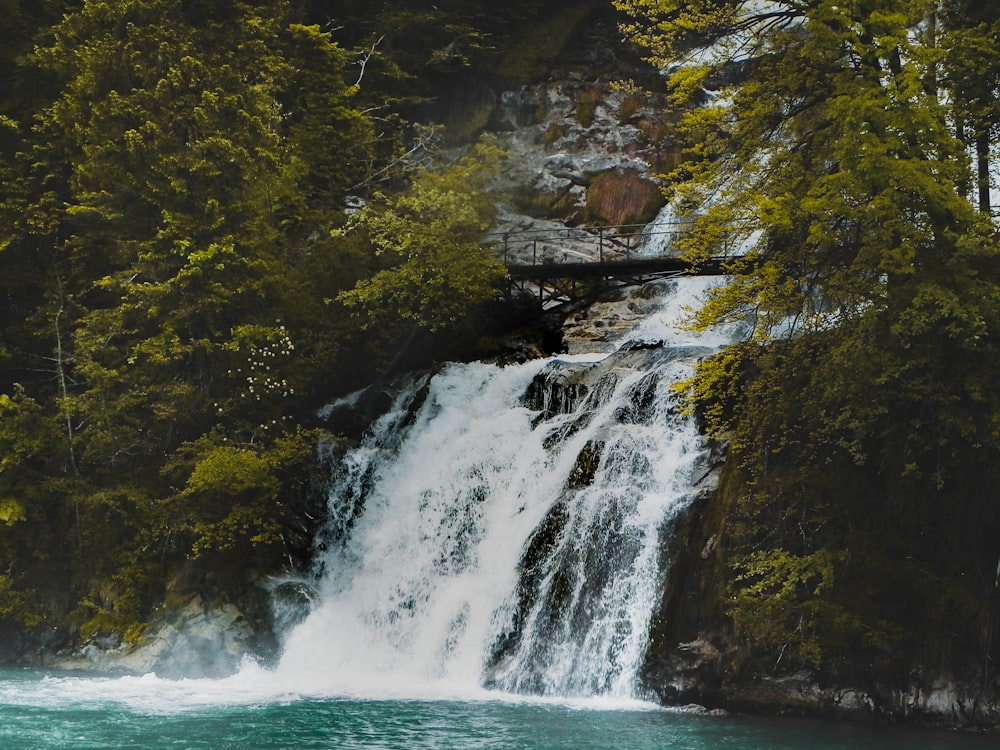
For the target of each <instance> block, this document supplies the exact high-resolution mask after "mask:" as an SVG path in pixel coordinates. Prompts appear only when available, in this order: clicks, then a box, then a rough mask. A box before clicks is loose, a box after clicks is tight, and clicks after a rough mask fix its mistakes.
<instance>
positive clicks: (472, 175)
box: [338, 143, 504, 333]
mask: <svg viewBox="0 0 1000 750" xmlns="http://www.w3.org/2000/svg"><path fill="white" fill-rule="evenodd" d="M502 158H503V154H502V152H501V151H500V150H499V149H497V148H496V147H495V146H493V145H491V144H486V143H484V144H480V145H479V146H477V147H475V148H474V149H472V150H471V151H470V152H469V153H468V154H466V155H465V156H463V157H462V158H461V159H459V160H458V161H457V162H455V164H453V165H451V166H449V167H446V168H445V169H443V170H441V171H427V172H424V173H422V174H421V175H419V176H418V177H417V178H416V179H415V180H414V182H413V184H412V185H411V186H410V188H409V189H408V190H407V191H406V192H404V193H403V194H401V195H399V196H396V197H393V198H386V197H383V198H382V199H381V200H380V201H379V202H378V203H376V204H372V205H370V206H367V207H365V208H364V209H363V210H362V211H361V212H360V213H358V214H357V215H356V217H355V218H354V220H353V222H352V223H351V224H349V225H348V227H347V228H346V229H344V230H342V231H344V232H361V233H363V234H364V235H365V236H366V237H367V238H368V240H369V242H370V243H371V247H372V249H373V251H374V253H375V254H376V255H377V256H379V258H380V259H381V261H382V263H384V264H385V265H386V266H388V267H387V268H384V269H383V270H380V271H378V272H377V273H376V274H375V275H374V276H372V277H371V278H367V279H362V280H361V281H359V282H358V284H357V286H356V287H355V288H354V289H352V290H349V291H346V292H343V293H342V294H341V295H340V296H339V298H338V299H339V301H340V302H342V303H343V304H344V305H346V306H347V307H348V308H354V309H356V310H358V311H359V313H360V314H361V315H362V316H363V323H362V325H363V326H364V327H365V328H371V327H376V326H377V327H378V328H379V329H380V330H381V331H383V332H384V331H390V332H393V333H398V332H399V328H398V326H399V325H400V324H403V325H407V324H409V325H410V326H413V327H416V328H420V329H426V330H429V331H437V330H441V329H443V328H447V327H449V326H454V325H456V324H457V323H459V322H460V321H462V320H463V319H465V318H466V317H467V316H468V315H469V313H470V312H471V311H473V310H474V309H475V308H476V307H477V306H479V305H482V304H483V303H485V302H487V301H489V300H492V299H495V298H496V296H497V294H498V291H499V287H498V283H499V281H500V280H501V279H502V278H503V275H504V269H503V265H502V264H501V263H500V261H499V260H497V259H496V258H494V257H493V256H492V255H491V254H489V253H488V252H487V251H485V250H483V249H482V248H481V247H480V246H479V241H478V240H479V236H480V234H481V233H482V232H483V230H485V229H486V228H488V227H489V225H490V223H491V222H492V219H493V210H494V209H493V206H492V202H491V200H490V198H489V196H487V195H486V194H485V193H484V192H483V188H484V187H485V184H486V180H487V179H488V177H489V175H490V174H491V173H492V172H493V170H495V169H496V168H497V167H498V165H499V162H500V160H501V159H502Z"/></svg>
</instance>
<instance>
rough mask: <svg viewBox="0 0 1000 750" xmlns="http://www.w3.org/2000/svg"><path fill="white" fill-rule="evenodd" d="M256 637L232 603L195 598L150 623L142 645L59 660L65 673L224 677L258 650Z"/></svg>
mask: <svg viewBox="0 0 1000 750" xmlns="http://www.w3.org/2000/svg"><path fill="white" fill-rule="evenodd" d="M255 637H256V634H255V633H254V631H253V629H252V628H251V627H250V625H249V624H248V623H247V620H246V618H245V617H244V616H243V614H242V613H241V612H240V610H239V609H237V608H236V607H235V606H234V605H232V604H221V605H220V604H208V603H206V602H205V601H203V600H202V598H201V597H200V596H195V597H193V598H192V599H190V600H189V601H187V602H186V603H185V604H183V605H181V606H178V607H177V608H174V609H171V610H169V611H167V612H165V613H164V614H162V615H161V616H160V618H158V620H157V621H155V622H153V623H151V624H150V625H149V628H148V631H147V633H146V635H145V636H144V637H143V639H142V642H141V643H140V644H139V645H138V646H136V647H134V648H129V647H128V646H126V645H125V644H123V643H121V642H117V641H116V642H98V643H92V644H89V645H87V646H85V647H84V648H82V649H80V650H79V651H77V652H75V653H73V654H71V655H69V656H66V657H62V658H59V659H57V660H56V661H55V662H54V663H52V664H49V666H54V667H57V668H59V669H79V670H85V671H97V672H110V673H122V674H136V675H142V674H150V673H153V674H156V675H158V676H160V677H163V678H166V679H179V678H181V677H189V678H201V677H209V678H218V677H225V676H228V675H231V674H233V673H234V672H235V671H236V670H237V669H238V668H239V666H240V664H241V663H242V662H243V660H244V659H245V658H246V656H247V654H248V653H251V652H252V650H253V645H254V641H255Z"/></svg>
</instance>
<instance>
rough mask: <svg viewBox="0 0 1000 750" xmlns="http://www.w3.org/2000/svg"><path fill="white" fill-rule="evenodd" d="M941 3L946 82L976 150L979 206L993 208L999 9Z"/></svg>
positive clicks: (953, 0)
mask: <svg viewBox="0 0 1000 750" xmlns="http://www.w3.org/2000/svg"><path fill="white" fill-rule="evenodd" d="M941 5H942V7H941V10H940V16H941V19H942V22H943V26H944V31H943V42H942V44H943V47H944V50H945V54H944V62H943V66H942V67H943V76H942V83H943V85H944V87H945V88H946V89H947V91H948V92H949V94H950V95H951V97H952V99H953V105H954V113H955V114H954V119H955V122H956V123H957V125H958V129H959V137H960V138H961V139H962V140H963V141H965V142H967V143H968V144H969V145H970V146H971V147H972V148H974V150H975V153H976V167H977V169H976V188H977V195H978V202H979V210H980V211H983V212H984V213H990V212H991V211H992V205H991V199H990V188H991V176H990V165H991V159H990V151H991V148H992V146H993V144H994V142H995V141H996V139H997V136H998V133H1000V63H998V60H1000V10H998V9H997V8H996V7H995V6H993V5H991V4H989V3H975V2H968V1H967V0H949V1H948V2H943V3H942V4H941Z"/></svg>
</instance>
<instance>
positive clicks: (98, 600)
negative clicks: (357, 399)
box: [0, 0, 543, 634]
mask: <svg viewBox="0 0 1000 750" xmlns="http://www.w3.org/2000/svg"><path fill="white" fill-rule="evenodd" d="M440 5H441V8H442V9H443V11H442V10H438V11H434V12H431V10H430V9H429V8H428V9H424V10H419V11H418V10H414V9H408V8H407V7H404V6H405V4H399V3H374V4H372V3H364V4H361V3H350V2H348V3H332V4H331V3H324V2H291V1H290V0H245V1H242V2H217V1H215V0H207V1H205V2H188V1H187V0H82V1H79V2H78V1H76V0H65V1H59V0H45V1H44V2H18V1H17V0H4V2H2V3H0V10H2V11H3V17H4V19H5V20H4V24H3V27H2V29H0V176H2V178H3V179H2V187H0V571H3V572H2V573H0V619H3V621H4V622H7V623H19V624H20V625H22V626H29V627H30V626H33V625H35V624H37V623H38V622H41V621H42V620H44V619H48V618H51V619H53V620H54V621H65V620H67V619H68V620H69V621H71V622H72V623H75V625H76V626H78V627H80V628H82V632H83V633H85V634H87V633H100V632H112V631H113V632H123V631H125V630H126V629H128V628H129V627H130V626H132V625H135V624H137V623H139V622H141V621H142V620H143V618H144V617H145V616H146V615H147V614H148V612H149V611H150V608H151V607H152V606H153V605H155V604H156V603H157V602H159V601H162V600H163V598H164V596H165V595H166V594H167V592H166V587H167V582H168V581H169V580H172V579H174V580H190V581H192V583H190V584H188V585H190V586H200V585H203V584H204V581H205V576H206V575H210V576H211V577H214V579H216V580H217V585H219V586H221V587H223V588H225V587H226V586H227V585H228V584H229V582H227V581H226V576H227V575H228V576H230V577H231V578H233V579H234V580H235V581H236V585H237V586H238V585H242V578H241V576H242V575H244V572H245V571H246V570H251V569H258V570H261V571H268V570H275V569H278V568H280V567H281V566H284V565H289V564H292V565H294V564H295V563H296V560H297V558H299V557H301V556H303V555H306V554H308V550H307V549H303V547H302V544H303V542H302V541H301V539H298V540H297V538H296V535H295V534H294V533H292V532H293V531H294V530H295V529H298V528H300V527H301V526H302V524H304V523H308V518H309V517H310V514H309V512H308V506H309V503H310V502H313V501H312V500H310V499H309V497H308V495H309V493H310V481H311V477H312V475H313V473H314V471H315V463H316V458H315V449H316V445H317V444H318V443H319V442H320V441H324V440H325V441H329V440H336V436H335V435H328V434H325V433H323V431H322V430H320V429H319V428H318V427H317V425H316V421H315V420H314V419H313V417H312V416H311V414H312V411H313V410H314V409H315V408H316V407H317V406H318V405H320V404H321V403H322V399H323V398H325V397H327V396H328V395H330V394H331V393H335V392H337V390H338V389H340V390H343V389H346V388H351V387H360V386H361V385H363V384H364V383H366V382H370V381H372V380H374V379H376V378H377V377H378V376H380V375H382V374H384V372H385V368H386V366H387V363H389V362H390V360H391V359H392V355H391V354H389V353H390V352H392V351H393V350H394V349H395V348H397V347H398V346H400V343H401V342H403V341H404V340H405V339H406V338H407V337H412V336H413V335H414V333H418V334H422V333H437V334H438V335H439V336H442V337H447V336H449V335H452V336H453V334H454V332H455V330H457V329H460V328H461V327H462V326H463V325H465V324H466V322H467V320H468V318H469V316H470V315H471V314H472V313H473V312H474V311H475V310H477V309H478V308H479V307H480V306H481V305H482V304H483V303H486V302H489V301H491V300H492V299H493V298H495V297H496V295H497V290H498V288H499V287H498V282H499V279H500V278H502V276H503V268H502V265H500V264H499V263H498V262H497V261H495V260H493V259H492V257H491V256H489V255H488V254H486V253H485V251H483V250H482V249H481V248H480V247H479V245H478V243H477V242H476V241H475V239H476V236H477V233H478V232H480V231H482V230H483V229H484V228H485V227H487V226H488V225H489V223H490V221H491V218H492V206H491V205H490V204H488V203H486V202H484V201H483V200H481V199H480V198H478V197H477V196H478V195H479V191H481V189H482V187H483V184H484V179H485V177H484V175H487V174H488V173H489V169H490V167H491V165H495V164H496V163H497V162H498V160H499V159H500V158H501V157H502V154H500V153H499V151H498V150H497V149H496V148H495V147H490V146H487V145H484V146H483V147H481V148H480V149H479V150H478V151H474V152H472V153H470V154H469V155H468V156H466V157H465V158H464V159H462V160H460V161H459V162H458V163H457V164H456V165H454V166H452V167H446V166H444V165H445V163H446V162H445V160H444V159H441V158H438V157H439V156H443V154H440V153H439V152H437V151H436V150H435V143H436V142H437V140H439V138H437V136H436V135H435V132H434V131H433V129H429V128H427V127H423V126H421V125H420V123H419V122H417V121H416V120H415V119H414V118H415V116H416V115H418V114H419V112H418V110H419V107H420V106H421V105H422V104H424V103H426V102H427V101H429V100H430V98H431V96H432V94H433V86H432V84H433V83H434V81H437V80H439V78H440V76H441V75H446V74H448V71H449V70H453V69H455V68H456V66H457V68H461V69H467V68H468V67H469V66H474V65H479V66H488V65H490V64H491V63H490V61H489V58H488V53H489V52H490V50H492V49H494V47H495V43H496V41H497V40H498V39H501V38H503V37H504V35H505V34H506V33H508V32H509V29H510V27H511V25H513V24H517V23H523V22H524V21H525V19H527V18H530V17H531V15H532V14H533V13H536V12H538V10H539V9H540V8H541V7H542V6H543V4H542V3H537V2H536V3H533V2H519V3H510V4H507V5H506V6H504V8H502V9H499V8H496V7H494V6H489V8H488V11H487V12H485V13H484V12H482V11H483V10H484V9H486V7H487V6H488V5H489V4H487V3H451V4H448V3H441V4H440ZM445 47H447V48H448V49H450V50H451V51H450V52H449V53H447V54H445V52H444V48H445ZM441 71H444V72H443V73H442V72H441ZM404 90H406V91H408V92H409V95H404V94H403V91H404ZM359 203H361V204H364V208H363V209H361V211H360V212H359V213H352V212H354V211H355V210H356V207H357V205H358V204H359ZM401 223H405V224H406V226H407V228H408V232H407V234H408V236H409V237H411V241H410V242H409V244H401V242H398V241H396V240H395V239H394V238H393V236H392V234H393V232H394V231H395V229H398V227H399V226H400V225H401ZM445 240H447V242H445ZM404 290H405V291H404ZM401 323H402V324H404V325H401ZM179 571H180V572H183V571H187V573H184V575H183V576H180V577H179V578H178V577H177V576H178V572H179ZM0 624H2V623H0Z"/></svg>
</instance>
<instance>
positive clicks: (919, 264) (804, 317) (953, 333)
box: [617, 0, 1000, 670]
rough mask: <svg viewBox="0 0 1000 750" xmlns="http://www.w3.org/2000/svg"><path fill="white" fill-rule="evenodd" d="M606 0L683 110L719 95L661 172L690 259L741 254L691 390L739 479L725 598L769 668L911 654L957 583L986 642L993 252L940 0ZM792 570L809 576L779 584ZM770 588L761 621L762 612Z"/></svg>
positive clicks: (930, 633)
mask: <svg viewBox="0 0 1000 750" xmlns="http://www.w3.org/2000/svg"><path fill="white" fill-rule="evenodd" d="M617 4H618V6H619V7H621V8H623V9H625V10H626V11H628V12H629V13H631V14H632V15H633V16H634V18H635V19H636V20H635V22H634V23H632V24H630V25H629V26H628V27H627V30H628V31H629V32H630V33H631V34H633V35H634V36H635V37H636V38H637V39H639V40H640V41H642V42H643V43H644V44H646V45H647V47H648V48H649V49H650V52H651V55H652V57H653V58H654V59H655V60H656V61H657V62H658V63H659V64H660V65H661V66H663V67H664V68H667V67H669V66H670V65H673V68H672V70H673V72H672V75H671V78H670V84H671V87H672V93H673V96H674V100H675V101H676V102H677V103H680V104H685V103H692V102H693V101H694V100H695V99H698V98H699V97H703V92H704V88H705V87H706V86H711V87H712V88H713V90H712V92H711V96H710V97H708V98H709V104H708V105H707V106H705V107H696V108H692V109H691V110H690V112H689V114H688V115H687V116H686V119H685V121H684V123H683V128H684V130H685V132H686V133H687V135H688V136H689V138H690V142H691V145H690V157H691V158H690V159H689V160H688V162H687V163H685V164H683V165H681V167H680V168H679V169H678V170H677V171H676V172H675V173H674V174H673V175H671V176H670V178H669V179H671V180H672V182H673V186H672V187H673V194H674V197H675V199H676V200H678V202H679V204H680V205H681V206H682V207H684V208H686V209H687V211H688V220H689V222H690V231H689V232H688V233H687V234H686V236H685V237H684V239H683V240H682V242H681V246H682V248H683V250H684V251H685V252H686V253H687V255H688V257H690V258H691V259H692V260H694V261H696V262H697V261H698V260H699V259H702V258H706V257H710V256H714V255H717V254H718V253H719V248H720V247H733V246H734V244H735V245H736V246H739V247H741V252H740V253H739V255H740V256H741V257H739V258H734V260H733V263H732V271H733V277H732V279H731V281H730V282H729V283H727V284H726V285H724V286H722V287H720V288H719V289H718V290H717V291H716V292H715V294H714V296H712V298H711V299H710V300H709V302H708V303H707V304H706V305H705V307H704V308H703V309H702V310H700V311H699V313H698V318H697V323H698V324H699V325H704V326H707V325H713V324H717V323H724V322H740V323H744V324H749V330H750V334H749V336H748V340H747V341H744V342H741V343H739V344H737V345H735V346H733V347H732V348H730V349H728V350H726V351H724V352H722V353H721V354H719V355H718V356H716V357H714V358H711V359H709V360H707V361H705V362H704V363H703V364H702V365H701V366H700V368H699V371H698V374H697V376H696V378H695V380H694V382H693V384H692V388H693V390H692V394H693V399H694V403H695V404H696V405H697V407H698V408H699V409H701V410H702V413H703V414H704V415H705V416H706V419H707V424H708V428H709V430H710V431H711V432H712V433H713V434H715V435H716V436H718V437H720V438H724V439H726V440H728V441H729V447H730V460H731V461H732V465H733V466H734V472H733V473H732V474H731V475H730V476H732V477H738V480H736V481H737V484H736V486H732V487H730V488H729V492H730V493H731V497H733V498H743V499H740V500H736V499H734V500H733V501H732V502H733V504H734V507H733V510H732V519H731V524H730V527H729V529H730V535H731V540H732V544H731V546H730V547H729V554H730V558H729V560H730V563H731V565H732V566H733V570H732V579H731V580H732V584H733V588H732V593H731V596H732V599H731V601H732V603H733V607H732V609H731V614H732V615H733V617H735V618H737V620H738V621H739V623H740V624H742V625H743V626H744V627H745V630H744V631H743V632H744V633H745V634H746V635H747V637H748V638H749V640H750V641H751V642H754V641H756V643H757V644H758V645H760V644H763V645H764V646H765V647H766V649H765V650H767V649H771V650H770V651H769V652H768V653H770V654H771V656H770V661H771V662H772V663H774V658H773V654H774V650H780V652H781V653H785V649H784V647H783V644H786V645H788V646H789V648H790V649H791V651H789V652H788V654H786V655H787V656H790V657H796V658H797V659H798V660H799V661H798V663H805V664H807V665H813V666H817V665H820V666H824V667H826V668H828V669H833V668H840V669H844V670H849V669H850V665H851V664H852V663H853V660H852V659H851V656H850V651H851V649H854V654H855V655H857V654H858V653H861V654H864V658H868V659H871V660H872V661H878V660H879V659H881V660H884V661H883V663H887V664H891V663H896V664H907V663H910V662H909V661H908V660H911V659H915V658H918V657H917V654H918V653H919V652H921V651H923V650H925V647H926V644H928V643H935V644H940V643H942V642H945V641H947V640H948V638H949V636H948V635H946V634H947V633H949V632H955V631H949V630H948V627H949V624H948V623H946V622H945V620H944V618H943V613H942V612H940V611H938V610H937V609H936V607H937V605H936V604H935V598H934V597H935V596H937V595H939V594H941V592H942V591H947V592H948V594H947V596H948V600H949V601H950V602H952V603H954V604H955V609H953V610H952V614H953V615H955V617H956V619H957V620H960V621H961V622H962V627H964V628H965V629H964V630H963V631H962V632H963V634H964V635H963V637H967V638H968V641H967V642H966V643H975V644H977V645H976V647H975V648H980V649H982V652H981V654H980V656H981V657H983V658H986V659H988V658H992V656H991V654H992V649H993V646H992V645H991V642H990V639H989V638H985V639H984V638H982V637H981V635H982V631H977V630H976V627H977V626H975V625H974V624H973V623H975V622H976V621H977V620H981V619H982V618H983V617H987V619H988V616H987V615H986V614H985V613H987V612H988V610H989V605H988V602H989V601H990V596H991V595H990V593H989V591H990V589H989V588H988V586H987V581H988V580H990V576H992V575H993V573H991V572H990V571H991V570H992V571H994V572H995V567H996V565H995V563H996V560H995V554H993V553H992V552H991V544H992V542H990V541H989V540H990V538H991V537H994V536H995V535H996V534H997V533H1000V512H998V508H997V505H996V503H995V501H993V500H992V499H990V498H989V497H988V495H987V494H985V493H984V492H983V490H982V488H983V487H985V486H988V485H989V483H990V482H993V481H995V479H996V477H995V476H994V471H993V469H992V468H991V467H993V466H996V465H997V461H998V459H1000V440H998V439H997V436H998V434H1000V433H998V432H997V431H996V425H997V424H1000V390H998V389H997V388H996V386H995V385H994V378H993V377H992V375H991V373H993V372H995V370H996V368H997V366H1000V347H998V345H997V342H996V332H997V331H1000V262H998V259H1000V246H998V242H997V238H996V233H995V230H994V228H993V227H992V225H991V224H990V223H989V221H988V220H986V219H985V218H984V217H983V216H981V215H980V214H977V212H976V211H975V208H974V207H973V206H972V205H971V204H970V202H969V200H968V197H967V196H968V195H969V194H970V192H971V191H970V188H971V186H972V185H973V180H972V178H971V174H970V169H969V160H968V156H967V153H966V148H965V144H964V143H963V142H962V141H961V140H960V139H958V138H957V137H956V135H955V133H954V132H953V130H952V128H951V123H952V122H953V121H954V117H955V114H956V113H957V112H959V110H958V109H957V108H951V109H949V107H948V106H946V105H945V104H943V103H942V101H941V100H940V99H939V96H938V91H937V86H936V85H935V84H934V81H935V78H936V76H937V74H938V70H939V64H940V60H941V50H940V48H939V46H938V41H937V40H936V39H935V38H934V35H933V34H929V33H927V31H928V26H927V25H926V23H925V22H926V20H927V14H928V12H929V10H931V9H932V8H930V7H929V5H928V4H927V3H925V2H919V1H914V2H907V1H906V0H867V1H866V2H859V3H841V2H833V1H832V0H829V1H828V0H817V1H816V2H810V3H798V2H783V1H780V0H779V1H778V2H773V3H764V4H761V3H754V2H744V1H742V0H723V1H722V2H719V1H718V0H705V1H704V2H698V1H696V2H673V1H671V0H668V1H667V2H659V1H657V2H652V1H647V0H622V2H619V3H617ZM919 29H923V30H924V33H915V30H919ZM952 69H953V70H954V66H953V68H952ZM943 503H947V504H948V505H949V507H950V511H949V513H947V514H942V513H941V506H942V504H943ZM931 537H933V539H934V542H930V541H928V540H929V539H930V538H931ZM874 539H879V540H880V543H875V542H873V540H874ZM943 539H947V540H948V541H947V542H946V543H944V544H942V543H941V542H942V540H943ZM845 550H849V551H850V554H849V555H846V556H845V555H844V554H843V553H844V551H845ZM918 570H923V571H933V572H932V573H931V575H933V576H935V577H936V580H937V581H941V582H946V583H942V585H941V586H940V587H939V586H937V585H934V586H933V587H931V586H929V585H928V583H927V580H926V575H927V574H926V572H925V573H918V572H917V571H918ZM788 576H797V578H796V580H797V581H798V583H797V584H796V585H795V586H792V587H789V588H781V586H780V582H781V580H782V579H783V578H787V577H788ZM901 582H904V583H901ZM776 586H778V588H775V587H776ZM931 588H933V593H931ZM779 589H780V599H779V600H774V601H770V603H769V604H767V606H768V607H770V609H768V610H767V611H768V612H769V613H770V614H769V616H768V617H767V618H764V619H766V620H767V622H766V623H765V622H764V620H762V619H759V618H758V619H754V618H753V617H750V615H749V613H752V612H753V611H754V608H755V606H758V605H759V606H764V604H765V599H768V598H769V597H772V596H775V595H776V591H779ZM958 592H961V593H958ZM779 601H780V602H782V603H783V604H781V606H778V602H779ZM959 601H960V602H961V604H960V605H959V604H958V603H957V602H959ZM777 610H781V612H778V611H777ZM959 611H961V614H957V613H958V612H959ZM817 613H822V616H820V617H816V616H815V615H816V614H817ZM915 613H920V614H919V615H915ZM915 616H916V617H917V619H918V620H919V621H920V622H921V623H922V625H921V628H920V630H918V629H917V628H916V627H915V626H914V625H913V624H912V622H913V618H914V617H915ZM921 617H922V618H923V619H920V618H921ZM950 624H951V625H954V624H955V623H954V622H951V623H950ZM765 625H766V626H767V627H766V632H765V630H764V629H762V628H764V626H765ZM833 625H836V627H831V626H833ZM898 629H901V630H898ZM894 632H905V633H907V634H908V637H907V638H906V639H894V638H892V637H890V636H891V634H892V633H894ZM873 636H877V637H873ZM922 639H923V640H922ZM794 643H797V644H798V646H797V647H793V646H792V644H794ZM750 647H751V648H753V643H751V645H750ZM796 649H797V653H795V652H796ZM942 658H945V657H943V656H942ZM791 661H792V662H795V658H792V659H791ZM786 663H787V660H786ZM790 668H791V667H790Z"/></svg>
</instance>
